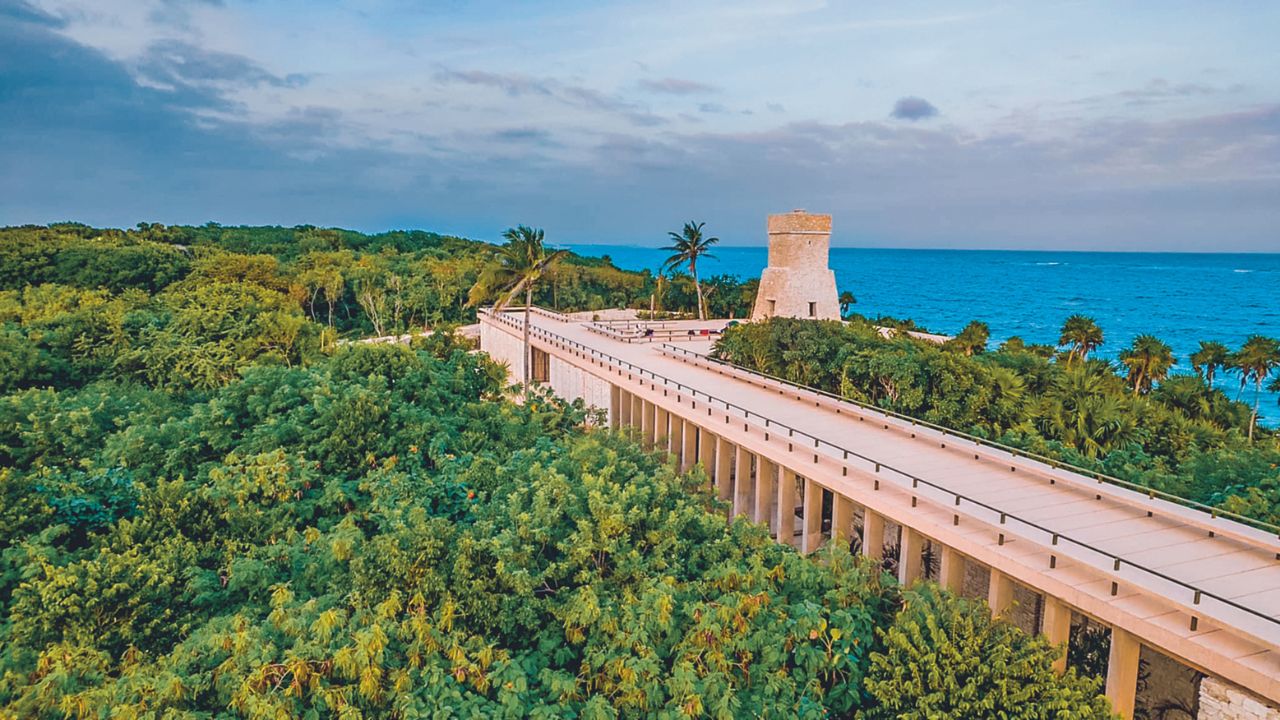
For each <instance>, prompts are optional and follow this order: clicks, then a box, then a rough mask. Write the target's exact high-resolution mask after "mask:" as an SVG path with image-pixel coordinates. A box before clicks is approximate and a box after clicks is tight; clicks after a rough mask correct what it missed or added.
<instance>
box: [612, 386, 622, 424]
mask: <svg viewBox="0 0 1280 720" xmlns="http://www.w3.org/2000/svg"><path fill="white" fill-rule="evenodd" d="M609 427H611V428H613V429H614V430H617V429H618V428H620V427H622V388H620V387H618V386H617V385H612V384H611V385H609Z"/></svg>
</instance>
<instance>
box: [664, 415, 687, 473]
mask: <svg viewBox="0 0 1280 720" xmlns="http://www.w3.org/2000/svg"><path fill="white" fill-rule="evenodd" d="M667 422H668V423H670V424H671V427H670V429H669V430H668V431H667V443H666V446H667V452H669V453H671V456H672V457H673V458H674V459H675V463H676V467H677V468H679V469H680V470H683V469H684V457H683V456H682V453H683V450H684V418H682V417H680V416H679V415H676V414H675V413H670V414H668V415H667Z"/></svg>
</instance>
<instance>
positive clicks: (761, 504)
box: [751, 455, 782, 539]
mask: <svg viewBox="0 0 1280 720" xmlns="http://www.w3.org/2000/svg"><path fill="white" fill-rule="evenodd" d="M777 488H778V466H777V465H775V464H774V463H773V461H772V460H769V459H768V458H766V457H765V456H763V455H757V456H756V508H755V515H754V516H753V517H752V518H751V519H752V520H754V521H756V522H758V523H760V524H762V525H765V526H767V527H768V528H769V531H770V533H771V534H772V535H773V536H774V537H776V538H779V539H781V537H782V536H781V535H779V534H778V523H777V519H776V518H775V517H774V514H773V505H774V493H776V492H777Z"/></svg>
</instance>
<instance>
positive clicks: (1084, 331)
mask: <svg viewBox="0 0 1280 720" xmlns="http://www.w3.org/2000/svg"><path fill="white" fill-rule="evenodd" d="M1101 344H1102V328H1100V327H1098V323H1096V322H1094V320H1093V318H1091V317H1089V316H1087V315H1072V316H1071V317H1069V318H1067V321H1066V322H1065V323H1063V324H1062V335H1061V336H1060V337H1059V338H1058V345H1069V346H1071V350H1070V352H1068V353H1067V360H1071V359H1072V358H1073V357H1075V356H1077V355H1078V356H1079V357H1080V359H1081V360H1084V359H1086V358H1088V357H1089V353H1090V352H1092V351H1093V350H1094V349H1095V348H1097V347H1098V346H1099V345H1101Z"/></svg>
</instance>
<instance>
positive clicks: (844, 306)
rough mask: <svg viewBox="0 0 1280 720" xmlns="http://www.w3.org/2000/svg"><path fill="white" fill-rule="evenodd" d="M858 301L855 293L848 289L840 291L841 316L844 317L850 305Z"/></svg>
mask: <svg viewBox="0 0 1280 720" xmlns="http://www.w3.org/2000/svg"><path fill="white" fill-rule="evenodd" d="M857 303H858V298H856V297H854V296H853V293H851V292H849V291H848V290H845V291H844V292H842V293H840V317H844V316H845V315H848V314H849V307H850V306H851V305H856V304H857Z"/></svg>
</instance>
